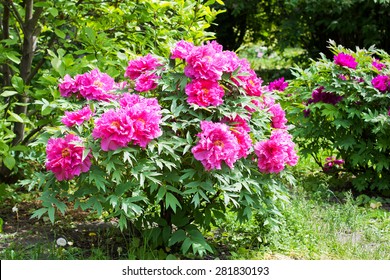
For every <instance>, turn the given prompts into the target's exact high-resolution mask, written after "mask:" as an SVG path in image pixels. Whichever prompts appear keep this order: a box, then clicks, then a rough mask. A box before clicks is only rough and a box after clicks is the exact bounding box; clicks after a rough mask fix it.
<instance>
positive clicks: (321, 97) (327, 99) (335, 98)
mask: <svg viewBox="0 0 390 280" xmlns="http://www.w3.org/2000/svg"><path fill="white" fill-rule="evenodd" d="M324 89H325V88H324V87H323V86H320V87H318V88H316V89H314V90H313V92H312V94H311V98H310V99H309V100H308V101H307V104H311V103H317V102H323V103H327V104H332V105H336V104H337V103H339V102H340V101H341V100H342V99H343V97H342V96H339V95H337V94H336V93H334V92H328V91H324Z"/></svg>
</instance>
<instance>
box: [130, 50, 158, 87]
mask: <svg viewBox="0 0 390 280" xmlns="http://www.w3.org/2000/svg"><path fill="white" fill-rule="evenodd" d="M159 66H162V64H161V63H160V62H159V60H158V59H157V58H155V57H153V56H152V55H151V54H148V55H146V56H143V57H139V58H137V59H134V60H130V61H129V63H128V66H127V68H126V72H125V77H128V78H129V79H131V80H133V81H135V90H136V91H139V92H145V91H150V90H153V89H155V88H156V87H157V81H158V79H159V78H160V77H159V76H157V75H156V74H155V73H154V72H153V71H154V70H156V69H157V68H158V67H159Z"/></svg>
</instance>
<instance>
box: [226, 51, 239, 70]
mask: <svg viewBox="0 0 390 280" xmlns="http://www.w3.org/2000/svg"><path fill="white" fill-rule="evenodd" d="M222 55H223V56H222V59H223V60H224V63H223V69H222V70H223V72H226V73H232V72H234V71H235V70H237V68H238V67H241V60H240V59H239V58H238V56H237V54H236V53H235V52H232V51H224V52H222Z"/></svg>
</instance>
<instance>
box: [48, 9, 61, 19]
mask: <svg viewBox="0 0 390 280" xmlns="http://www.w3.org/2000/svg"><path fill="white" fill-rule="evenodd" d="M47 11H48V12H49V13H50V14H51V15H52V16H53V17H56V16H58V10H57V9H56V8H54V7H50V8H49V9H47Z"/></svg>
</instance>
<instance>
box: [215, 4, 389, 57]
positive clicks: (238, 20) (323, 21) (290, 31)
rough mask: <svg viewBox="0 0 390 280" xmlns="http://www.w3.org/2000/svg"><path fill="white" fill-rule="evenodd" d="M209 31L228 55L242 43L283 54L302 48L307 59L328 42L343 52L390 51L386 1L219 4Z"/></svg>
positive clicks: (316, 53) (387, 5)
mask: <svg viewBox="0 0 390 280" xmlns="http://www.w3.org/2000/svg"><path fill="white" fill-rule="evenodd" d="M224 2H225V6H224V7H223V8H224V9H225V13H222V14H219V15H218V16H217V19H216V20H215V21H214V23H215V24H217V25H213V26H212V27H211V28H210V30H212V31H214V32H216V37H217V40H218V42H219V43H221V44H222V45H224V47H225V48H227V49H230V50H236V49H238V48H239V47H240V46H241V45H242V44H243V43H244V42H245V41H251V42H256V41H261V42H262V43H263V44H265V45H267V46H273V47H275V48H279V49H284V48H286V47H302V48H304V49H306V50H307V51H308V53H309V55H312V56H317V55H318V53H319V52H324V53H327V47H326V46H327V41H328V40H329V39H332V40H334V41H336V42H337V43H339V44H342V45H344V46H346V47H348V48H355V46H359V47H369V46H371V45H374V44H375V45H376V46H377V47H378V48H382V49H385V50H389V49H390V1H389V0H348V1H339V0H324V1H314V0H270V1H264V0H244V1H234V0H225V1H224Z"/></svg>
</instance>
